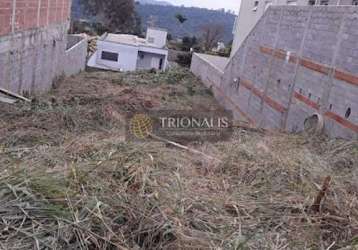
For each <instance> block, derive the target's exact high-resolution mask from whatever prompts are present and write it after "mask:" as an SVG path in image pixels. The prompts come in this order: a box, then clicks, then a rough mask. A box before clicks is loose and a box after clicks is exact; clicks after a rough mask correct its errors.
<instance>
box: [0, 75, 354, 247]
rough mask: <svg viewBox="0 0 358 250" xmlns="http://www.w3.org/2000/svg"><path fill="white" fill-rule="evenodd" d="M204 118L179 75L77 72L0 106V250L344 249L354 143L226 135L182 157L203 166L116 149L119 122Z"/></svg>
mask: <svg viewBox="0 0 358 250" xmlns="http://www.w3.org/2000/svg"><path fill="white" fill-rule="evenodd" d="M217 107H218V106H217V103H216V102H215V101H214V99H213V97H212V94H211V93H210V91H208V90H207V89H206V88H204V87H203V86H202V85H201V84H200V82H199V81H198V79H196V78H195V77H193V76H192V75H191V74H190V73H188V72H187V71H186V70H184V69H182V68H177V69H173V70H170V71H169V72H166V73H151V72H144V71H143V72H137V73H111V72H92V73H82V74H80V75H78V76H75V77H71V78H66V79H64V80H63V81H62V82H61V83H59V84H57V85H56V89H54V90H53V91H52V92H51V94H50V96H47V95H46V96H39V97H38V98H37V101H36V102H34V103H33V104H32V105H21V104H18V105H15V106H11V105H1V106H0V111H1V112H0V145H1V146H0V214H1V220H0V232H1V233H0V248H3V249H299V250H301V249H354V248H353V247H354V246H356V247H357V241H358V238H357V237H358V206H357V202H358V200H357V197H358V196H357V194H358V183H357V177H358V176H357V175H358V165H357V162H358V144H357V142H356V141H352V142H347V141H340V140H329V139H327V138H325V137H312V138H308V137H306V136H304V135H287V134H282V133H278V132H277V133H276V132H268V131H263V130H257V129H255V128H250V127H248V126H246V125H243V124H238V126H237V128H236V129H235V135H234V136H233V138H232V139H231V140H230V141H226V142H220V143H215V144H213V143H201V144H199V143H192V144H188V145H187V146H189V147H191V148H194V149H196V150H199V151H201V152H204V153H205V154H207V155H210V156H213V157H215V158H216V159H217V160H215V161H213V160H208V159H207V158H203V157H202V156H200V155H195V154H192V153H190V152H187V151H183V150H181V149H179V148H175V147H172V146H169V145H167V144H165V143H162V142H156V141H150V142H143V143H139V142H127V141H125V140H124V130H123V127H124V122H125V119H124V116H125V115H126V113H127V112H128V111H133V110H143V109H144V110H148V109H163V108H165V109H190V108H197V109H211V108H217ZM328 176H330V177H331V178H332V180H331V182H329V184H328V190H327V191H325V193H324V199H323V200H322V201H320V204H319V208H318V210H317V209H316V207H313V205H314V201H315V200H316V199H317V196H318V195H319V194H320V189H321V186H322V184H323V182H324V180H325V179H327V177H328ZM313 208H314V209H313Z"/></svg>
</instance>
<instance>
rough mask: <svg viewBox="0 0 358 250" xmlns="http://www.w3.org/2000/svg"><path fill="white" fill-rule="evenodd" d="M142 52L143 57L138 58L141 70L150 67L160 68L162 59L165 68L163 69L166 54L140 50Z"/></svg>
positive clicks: (138, 65) (138, 67)
mask: <svg viewBox="0 0 358 250" xmlns="http://www.w3.org/2000/svg"><path fill="white" fill-rule="evenodd" d="M139 53H140V54H142V55H143V57H142V58H141V57H140V56H138V60H137V69H139V70H149V69H153V68H154V69H159V63H160V59H163V66H162V67H163V68H162V70H164V69H165V68H164V67H165V55H158V54H153V53H146V52H139Z"/></svg>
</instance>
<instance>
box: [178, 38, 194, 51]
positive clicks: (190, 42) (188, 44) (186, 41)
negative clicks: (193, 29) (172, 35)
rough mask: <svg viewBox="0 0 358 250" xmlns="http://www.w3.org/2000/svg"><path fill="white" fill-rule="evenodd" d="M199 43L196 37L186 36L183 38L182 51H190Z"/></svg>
mask: <svg viewBox="0 0 358 250" xmlns="http://www.w3.org/2000/svg"><path fill="white" fill-rule="evenodd" d="M197 43H198V41H197V38H196V37H195V36H193V37H189V36H185V37H183V41H182V45H181V49H182V50H183V51H190V49H191V48H192V47H194V46H195V45H196V44H197Z"/></svg>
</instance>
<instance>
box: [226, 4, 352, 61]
mask: <svg viewBox="0 0 358 250" xmlns="http://www.w3.org/2000/svg"><path fill="white" fill-rule="evenodd" d="M271 5H301V6H305V5H311V6H314V5H358V0H242V1H241V6H240V11H239V15H238V17H237V18H236V21H235V25H234V28H233V34H234V41H233V45H232V52H231V56H233V55H234V54H235V52H236V51H237V50H238V48H239V47H240V46H241V45H242V43H243V41H244V40H245V39H246V37H247V36H248V35H249V33H250V32H251V30H252V29H253V28H254V27H255V25H256V24H257V22H258V21H259V20H260V18H261V17H262V16H263V14H264V13H265V11H266V10H267V9H268V7H269V6H271Z"/></svg>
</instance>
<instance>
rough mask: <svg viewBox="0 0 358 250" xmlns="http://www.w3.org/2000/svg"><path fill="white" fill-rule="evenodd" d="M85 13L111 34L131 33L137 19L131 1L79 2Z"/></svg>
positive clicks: (96, 0)
mask: <svg viewBox="0 0 358 250" xmlns="http://www.w3.org/2000/svg"><path fill="white" fill-rule="evenodd" d="M80 2H81V5H82V6H83V7H84V9H85V11H86V12H87V13H89V14H91V15H92V16H94V17H95V20H96V22H98V23H101V24H102V25H103V26H104V27H106V28H108V30H110V31H111V32H129V33H133V32H134V30H135V29H136V26H137V22H138V18H137V17H136V15H135V6H134V1H133V0H80Z"/></svg>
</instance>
